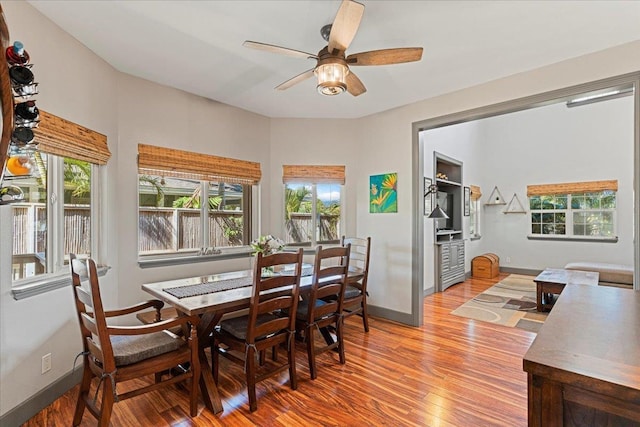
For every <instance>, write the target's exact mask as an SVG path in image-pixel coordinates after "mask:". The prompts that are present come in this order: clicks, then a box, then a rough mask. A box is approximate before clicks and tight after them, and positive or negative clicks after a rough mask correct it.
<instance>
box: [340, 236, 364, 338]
mask: <svg viewBox="0 0 640 427" xmlns="http://www.w3.org/2000/svg"><path fill="white" fill-rule="evenodd" d="M347 244H350V245H351V253H350V255H349V278H348V280H347V287H346V289H345V291H344V301H343V302H342V307H343V310H344V312H343V315H344V317H345V318H347V317H349V316H352V315H354V314H357V315H359V316H361V317H362V325H363V326H364V331H365V332H369V313H368V310H367V296H368V294H367V280H368V277H369V255H370V251H371V237H367V238H366V239H365V238H360V237H345V236H342V238H341V239H340V245H341V246H345V245H347Z"/></svg>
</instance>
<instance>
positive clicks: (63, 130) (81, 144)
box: [33, 110, 111, 165]
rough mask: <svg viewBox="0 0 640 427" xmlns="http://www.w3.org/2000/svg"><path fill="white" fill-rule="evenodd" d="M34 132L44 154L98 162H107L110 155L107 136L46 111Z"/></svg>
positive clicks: (39, 147)
mask: <svg viewBox="0 0 640 427" xmlns="http://www.w3.org/2000/svg"><path fill="white" fill-rule="evenodd" d="M33 133H34V142H35V143H37V144H38V151H42V152H43V153H47V154H53V155H56V156H60V157H67V158H73V159H77V160H83V161H85V162H89V163H93V164H96V165H104V164H106V163H107V161H108V160H109V158H110V157H111V152H110V151H109V147H108V146H107V137H106V136H105V135H103V134H101V133H98V132H96V131H93V130H91V129H88V128H86V127H84V126H80V125H78V124H76V123H73V122H71V121H69V120H66V119H63V118H62V117H58V116H56V115H54V114H51V113H48V112H46V111H43V110H40V124H39V126H38V127H37V128H35V129H34V132H33Z"/></svg>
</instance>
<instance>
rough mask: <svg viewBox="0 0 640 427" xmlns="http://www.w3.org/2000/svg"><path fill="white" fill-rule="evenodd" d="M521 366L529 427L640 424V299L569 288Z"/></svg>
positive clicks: (620, 292)
mask: <svg viewBox="0 0 640 427" xmlns="http://www.w3.org/2000/svg"><path fill="white" fill-rule="evenodd" d="M523 367H524V370H525V371H526V372H527V373H528V396H529V399H528V400H529V407H528V412H529V426H536V427H538V426H539V427H542V426H607V425H611V426H638V425H640V292H639V291H633V290H630V289H621V288H614V287H607V286H567V287H566V288H565V289H564V290H563V292H562V296H561V297H560V298H559V299H558V302H557V303H556V304H555V306H554V308H553V310H552V311H551V314H549V317H548V318H547V320H546V321H545V323H544V325H543V326H542V329H541V330H540V331H539V333H538V336H537V337H536V339H535V340H534V342H533V344H531V347H530V348H529V351H527V353H526V354H525V356H524V360H523Z"/></svg>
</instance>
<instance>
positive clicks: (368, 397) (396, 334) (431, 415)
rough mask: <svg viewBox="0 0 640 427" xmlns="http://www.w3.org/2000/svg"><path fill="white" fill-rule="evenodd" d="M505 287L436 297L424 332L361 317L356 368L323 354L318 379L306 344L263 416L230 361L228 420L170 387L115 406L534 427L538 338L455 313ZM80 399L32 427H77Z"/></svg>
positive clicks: (250, 417)
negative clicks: (530, 419)
mask: <svg viewBox="0 0 640 427" xmlns="http://www.w3.org/2000/svg"><path fill="white" fill-rule="evenodd" d="M505 276H506V275H501V276H500V278H503V277H505ZM496 282H497V280H480V279H471V280H468V281H466V282H464V283H461V284H458V285H455V286H453V287H451V288H449V289H448V290H447V291H445V292H443V293H439V294H435V295H431V296H428V297H427V298H425V302H424V326H423V327H421V328H411V327H406V326H402V325H399V324H396V323H393V322H389V321H385V320H380V319H376V318H371V319H370V328H371V330H370V332H369V333H368V334H365V333H364V332H363V330H362V322H361V319H360V318H359V317H357V316H352V317H350V318H349V319H348V320H347V322H346V326H345V342H346V344H345V347H346V352H347V363H346V364H345V365H340V364H339V363H338V362H337V359H338V355H337V354H335V353H331V354H327V353H325V354H323V355H321V356H319V357H318V359H317V362H318V378H317V379H316V380H315V381H311V380H310V379H309V370H308V365H307V360H306V352H305V350H304V345H303V344H300V343H299V344H298V351H297V360H298V364H297V365H298V390H296V391H292V390H291V388H290V387H289V384H288V381H287V375H286V373H283V374H282V375H281V376H277V377H275V378H272V379H269V380H266V381H264V382H262V383H259V384H258V386H257V393H258V410H257V411H256V412H254V413H250V412H249V407H248V399H247V395H246V386H245V384H244V375H243V373H242V367H240V366H237V365H234V364H231V363H230V362H229V361H227V360H224V358H221V363H222V365H221V367H220V383H219V387H220V390H221V394H222V399H223V406H224V412H223V413H222V414H220V415H219V416H215V415H213V414H212V413H210V412H209V411H208V410H207V409H206V408H205V407H204V404H202V403H201V404H200V405H199V415H198V416H197V417H195V418H193V419H192V418H190V417H189V416H188V414H189V400H188V396H187V394H186V392H185V391H184V390H183V389H180V388H178V387H175V388H172V387H169V388H168V389H165V390H164V391H155V392H152V393H148V394H146V395H142V396H139V397H136V398H133V399H130V400H126V401H124V402H120V403H116V404H115V405H114V413H113V417H112V425H114V426H154V427H157V426H182V427H185V426H221V425H234V426H235V425H238V426H251V425H263V426H266V425H269V426H327V425H336V426H347V425H348V426H374V425H376V426H377V425H393V426H440V427H442V426H474V427H475V426H509V427H514V426H525V425H526V424H527V377H526V374H525V372H524V371H523V370H522V357H523V356H524V354H525V352H526V351H527V349H528V348H529V345H530V344H531V342H532V341H533V339H534V338H535V334H534V333H531V332H527V331H524V330H521V329H517V328H509V327H504V326H500V325H493V324H490V323H485V322H479V321H473V320H470V319H466V318H462V317H458V316H454V315H451V314H449V313H450V312H451V310H453V309H455V308H457V307H458V306H459V305H461V304H462V303H464V302H465V301H467V300H468V299H470V298H471V297H473V296H474V295H477V294H478V293H480V292H482V291H484V290H485V289H487V288H488V287H490V286H492V285H493V284H494V283H496ZM279 382H280V383H283V384H280V383H279ZM76 395H77V387H75V388H73V389H72V390H70V391H69V392H67V393H66V394H65V395H64V396H62V397H61V398H59V399H58V400H56V401H55V402H54V403H53V404H52V405H50V406H49V407H47V408H45V409H44V410H43V411H41V412H40V413H39V414H37V415H36V416H35V417H33V418H32V419H31V420H29V421H28V422H27V423H25V424H24V426H26V427H35V426H62V425H70V424H71V420H72V418H73V410H74V407H75V399H76ZM81 425H82V426H92V425H95V419H94V418H93V417H92V416H91V415H90V414H89V413H88V412H85V415H84V418H83V423H82V424H81Z"/></svg>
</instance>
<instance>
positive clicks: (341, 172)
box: [282, 165, 345, 185]
mask: <svg viewBox="0 0 640 427" xmlns="http://www.w3.org/2000/svg"><path fill="white" fill-rule="evenodd" d="M282 182H284V183H285V184H286V183H290V182H305V183H307V182H309V183H312V184H318V183H327V184H329V183H330V184H340V185H344V183H345V167H344V166H315V165H283V166H282Z"/></svg>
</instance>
